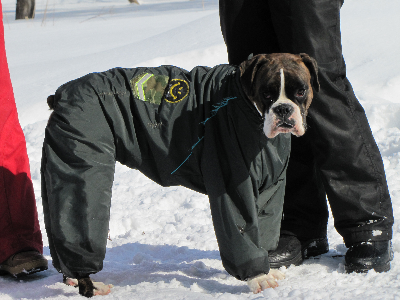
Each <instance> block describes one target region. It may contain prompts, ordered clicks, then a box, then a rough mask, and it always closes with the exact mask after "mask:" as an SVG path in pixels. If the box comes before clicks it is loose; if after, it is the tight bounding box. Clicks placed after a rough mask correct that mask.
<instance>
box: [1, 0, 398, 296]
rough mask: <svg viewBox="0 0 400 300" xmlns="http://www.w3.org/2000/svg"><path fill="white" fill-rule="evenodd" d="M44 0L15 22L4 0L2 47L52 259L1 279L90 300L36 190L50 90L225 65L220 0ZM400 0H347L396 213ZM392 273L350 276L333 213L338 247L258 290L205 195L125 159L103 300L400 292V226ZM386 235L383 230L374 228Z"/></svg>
mask: <svg viewBox="0 0 400 300" xmlns="http://www.w3.org/2000/svg"><path fill="white" fill-rule="evenodd" d="M139 2H140V5H136V4H130V3H129V2H128V0H68V1H67V0H36V17H35V19H33V20H19V21H15V20H14V16H15V0H3V3H2V4H3V20H4V28H5V39H6V50H7V55H8V63H9V67H10V72H11V78H12V82H13V87H14V93H15V98H16V102H17V107H18V112H19V118H20V122H21V125H22V127H23V129H24V132H25V135H26V141H27V147H28V153H29V158H30V163H31V170H32V179H33V181H34V187H35V193H36V200H37V208H38V212H39V219H40V225H41V228H42V233H43V240H44V246H45V247H44V254H45V256H46V258H47V259H48V260H49V262H50V264H49V265H50V266H49V269H48V270H47V271H45V272H40V273H36V274H33V275H31V276H28V277H25V278H21V279H14V278H12V277H9V276H8V277H7V276H2V277H0V299H1V300H5V299H82V298H81V296H79V295H78V290H77V289H76V288H73V287H68V286H66V285H64V284H62V283H61V279H62V277H61V275H60V274H59V273H58V272H57V271H56V270H55V269H54V268H53V267H52V266H51V256H50V253H49V248H48V241H47V237H46V232H45V230H44V222H43V212H42V204H41V197H40V159H41V145H42V142H43V138H44V128H45V126H46V120H47V119H48V117H49V114H50V112H49V110H48V107H47V104H46V98H47V96H48V95H50V94H52V93H54V91H55V90H56V89H57V87H58V86H60V85H61V84H63V83H65V82H67V81H69V80H72V79H75V78H77V77H80V76H82V75H85V74H87V73H90V72H95V71H104V70H107V69H110V68H113V67H136V66H159V65H161V64H171V65H177V66H180V67H183V68H186V69H191V68H192V67H194V66H196V65H206V66H214V65H217V64H222V63H227V55H226V48H225V45H224V42H223V38H222V35H221V31H220V27H219V15H218V1H217V0H180V1H175V2H173V1H172V0H139ZM399 11H400V1H398V0H380V1H376V0H347V1H345V4H344V6H343V8H342V37H343V41H342V43H343V52H344V56H345V59H346V63H347V67H348V77H349V79H350V81H351V82H352V84H353V87H354V90H355V92H356V94H357V95H358V97H359V99H360V102H361V103H362V104H363V106H364V108H365V111H366V113H367V116H368V118H369V122H370V125H371V128H372V130H373V132H374V135H375V139H376V141H377V143H378V145H379V148H380V150H381V153H382V155H383V159H384V163H385V169H386V173H387V180H388V184H389V189H390V193H391V196H392V201H393V209H394V215H395V217H397V216H398V215H399V214H400V176H399V174H400V118H399V116H400V97H399V91H400V59H399V53H400V35H399V34H398V32H399V29H400V18H399V17H398V12H399ZM393 233H394V236H393V247H394V251H395V257H394V260H393V262H392V268H391V270H390V271H389V272H387V273H382V274H379V273H375V272H374V271H370V272H369V273H367V274H345V273H344V254H345V253H346V250H347V249H346V247H345V246H344V244H343V240H342V238H341V237H340V236H339V235H338V233H337V232H336V230H335V229H334V226H333V219H332V218H330V221H329V227H328V237H329V244H330V251H329V252H328V253H327V254H324V255H321V256H320V257H316V258H315V259H309V260H306V261H305V262H304V264H303V265H301V266H297V267H296V266H291V267H289V268H287V269H286V268H282V269H281V270H282V271H283V272H284V273H285V274H286V279H284V280H281V281H280V282H279V287H278V288H276V289H268V290H266V291H264V292H262V293H260V294H256V295H254V294H251V293H250V292H249V290H248V287H247V285H246V283H245V282H241V281H238V280H236V279H235V278H233V277H232V276H230V275H229V274H228V273H227V272H226V271H225V270H224V268H223V267H222V264H221V260H220V257H219V252H218V246H217V242H216V238H215V234H214V229H213V225H212V221H211V214H210V209H209V204H208V199H207V197H206V196H204V195H201V194H198V193H196V192H193V191H191V190H188V189H185V188H183V187H171V188H163V187H160V186H158V185H157V184H155V183H153V182H152V181H150V180H149V179H147V178H146V177H145V176H143V175H142V174H140V173H139V172H138V171H136V170H130V169H128V168H126V167H124V166H122V165H117V168H116V174H115V181H114V186H113V198H112V207H111V221H110V239H109V241H108V244H107V254H106V258H105V261H104V269H103V271H101V272H99V273H98V274H96V275H93V276H92V278H93V279H94V280H95V281H102V282H105V283H110V284H113V285H114V288H113V289H112V292H111V294H109V295H107V296H98V297H102V298H101V299H104V300H106V299H174V300H178V299H193V300H194V299H223V300H233V299H264V298H271V299H278V298H279V299H281V298H285V299H362V300H365V299H400V254H399V252H400V224H399V222H398V221H397V220H396V221H395V224H394V227H393ZM377 234H378V233H377Z"/></svg>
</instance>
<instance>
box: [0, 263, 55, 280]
mask: <svg viewBox="0 0 400 300" xmlns="http://www.w3.org/2000/svg"><path fill="white" fill-rule="evenodd" d="M47 268H48V262H47V260H46V259H38V260H34V261H30V262H26V263H24V264H20V265H18V266H15V267H10V266H7V265H2V266H1V269H0V274H1V275H4V274H7V273H8V274H10V275H12V276H14V277H21V276H25V275H30V274H33V273H36V272H41V271H45V270H47Z"/></svg>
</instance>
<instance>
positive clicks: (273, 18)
mask: <svg viewBox="0 0 400 300" xmlns="http://www.w3.org/2000/svg"><path fill="white" fill-rule="evenodd" d="M219 3H220V21H221V30H222V33H223V36H224V39H225V43H226V45H227V49H228V58H229V63H230V64H236V65H237V64H239V63H240V62H242V61H243V60H245V59H247V57H248V56H249V54H251V53H253V54H254V55H255V54H259V53H274V52H287V53H307V54H309V55H310V56H312V57H314V58H315V59H316V60H317V62H318V65H319V80H320V84H321V91H320V92H319V93H315V98H314V100H313V103H312V105H311V108H310V110H309V120H308V122H309V130H308V131H307V133H306V134H305V136H303V137H301V138H296V137H293V138H292V152H291V157H290V163H289V167H288V174H287V185H286V194H285V203H284V218H283V221H282V227H281V228H282V230H285V231H286V232H287V231H289V232H291V233H292V234H294V235H296V236H298V237H299V238H300V239H313V238H320V237H324V236H326V230H327V220H328V209H327V203H326V196H327V197H328V199H329V203H330V206H331V210H332V214H333V217H334V222H335V227H336V229H337V231H338V232H339V233H340V234H341V235H342V236H343V238H344V241H345V243H346V245H349V244H351V243H354V242H358V241H367V240H389V239H391V238H392V225H393V212H392V205H391V199H390V195H389V191H388V187H387V183H386V178H385V171H384V168H383V162H382V158H381V155H380V152H379V149H378V147H377V145H376V143H375V140H374V138H373V136H372V133H371V130H370V127H369V124H368V121H367V118H366V115H365V112H364V110H363V108H362V106H361V105H360V103H359V102H358V100H357V98H356V96H355V95H354V93H353V90H352V86H351V84H350V82H349V81H348V79H347V78H346V66H345V62H344V59H343V56H342V46H341V32H340V8H341V6H342V4H343V0H247V1H245V0H220V2H219ZM374 230H376V231H375V232H373V231H374ZM377 232H379V233H380V234H379V235H377V234H376V233H377ZM374 233H375V234H374Z"/></svg>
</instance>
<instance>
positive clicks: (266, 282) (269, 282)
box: [247, 269, 285, 294]
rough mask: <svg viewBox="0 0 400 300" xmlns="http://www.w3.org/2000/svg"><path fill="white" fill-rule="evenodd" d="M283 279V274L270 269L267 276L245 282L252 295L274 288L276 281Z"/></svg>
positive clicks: (262, 275)
mask: <svg viewBox="0 0 400 300" xmlns="http://www.w3.org/2000/svg"><path fill="white" fill-rule="evenodd" d="M284 278H285V274H283V273H282V272H281V271H278V270H275V269H271V270H270V271H269V273H268V274H261V275H258V276H256V277H253V278H249V279H248V280H247V284H248V286H249V288H250V291H252V292H253V293H254V294H257V293H259V292H261V291H263V290H265V289H268V288H276V287H277V286H278V282H276V281H277V280H281V279H284Z"/></svg>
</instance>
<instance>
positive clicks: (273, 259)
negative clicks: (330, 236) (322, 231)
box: [268, 234, 329, 269]
mask: <svg viewBox="0 0 400 300" xmlns="http://www.w3.org/2000/svg"><path fill="white" fill-rule="evenodd" d="M328 251H329V245H328V240H327V238H326V237H324V238H317V239H309V240H302V241H300V240H299V239H298V238H297V237H296V236H294V235H286V234H282V235H281V236H280V238H279V243H278V247H277V248H276V249H275V250H272V251H268V260H269V265H270V267H271V268H273V269H279V268H280V267H282V266H285V267H289V266H290V265H295V266H298V265H300V264H301V263H302V262H303V260H304V259H305V258H309V257H312V256H318V255H321V254H324V253H326V252H328Z"/></svg>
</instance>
